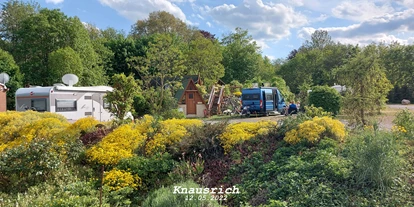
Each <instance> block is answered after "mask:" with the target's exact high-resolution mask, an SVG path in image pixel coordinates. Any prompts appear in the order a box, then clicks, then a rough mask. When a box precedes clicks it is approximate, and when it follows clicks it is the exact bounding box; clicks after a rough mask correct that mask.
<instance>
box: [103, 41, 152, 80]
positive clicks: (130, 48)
mask: <svg viewBox="0 0 414 207" xmlns="http://www.w3.org/2000/svg"><path fill="white" fill-rule="evenodd" d="M152 39H153V38H152V36H149V37H142V38H140V39H137V40H134V39H132V38H130V37H128V38H125V37H119V38H117V39H111V40H110V41H109V42H107V43H106V44H105V45H106V47H108V48H109V49H110V50H111V51H112V52H113V54H114V55H113V57H112V58H111V63H110V64H111V66H112V70H110V71H107V74H108V75H109V76H112V75H114V74H117V73H126V74H129V73H133V74H134V75H135V79H140V78H141V77H140V76H139V74H138V71H137V70H136V69H135V68H134V66H133V65H131V63H130V62H129V61H130V60H131V59H133V58H134V57H143V56H145V52H146V51H145V48H147V47H148V44H149V42H150V41H152Z"/></svg>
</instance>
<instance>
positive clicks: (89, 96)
mask: <svg viewBox="0 0 414 207" xmlns="http://www.w3.org/2000/svg"><path fill="white" fill-rule="evenodd" d="M112 90H113V89H112V87H109V86H89V87H73V86H65V85H63V84H56V85H55V86H48V87H39V86H37V87H30V88H19V89H18V90H17V91H16V111H26V110H34V111H39V112H45V111H48V112H54V113H58V114H61V115H63V116H65V117H66V118H67V119H68V120H73V121H76V120H78V119H80V118H83V117H86V116H92V117H94V118H95V119H97V120H99V121H109V120H111V119H112V118H113V117H111V113H110V112H109V111H108V108H109V106H110V105H109V104H108V103H107V102H106V101H105V94H106V93H107V92H108V91H112Z"/></svg>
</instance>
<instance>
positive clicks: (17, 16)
mask: <svg viewBox="0 0 414 207" xmlns="http://www.w3.org/2000/svg"><path fill="white" fill-rule="evenodd" d="M39 9H40V6H39V4H38V3H32V2H30V3H25V2H23V1H18V0H8V1H7V2H5V3H3V4H2V10H1V12H0V43H1V44H0V47H1V48H3V49H4V50H6V51H9V52H11V53H13V50H14V47H15V44H16V42H17V41H18V40H17V38H16V33H17V31H18V30H19V29H20V28H21V23H22V22H23V21H24V20H26V19H27V18H29V17H30V16H31V15H33V14H35V13H36V12H37V11H38V10H39Z"/></svg>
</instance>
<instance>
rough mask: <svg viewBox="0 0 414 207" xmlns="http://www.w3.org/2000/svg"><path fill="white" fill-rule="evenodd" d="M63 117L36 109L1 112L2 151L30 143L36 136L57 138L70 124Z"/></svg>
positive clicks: (0, 146)
mask: <svg viewBox="0 0 414 207" xmlns="http://www.w3.org/2000/svg"><path fill="white" fill-rule="evenodd" d="M62 117H63V116H61V115H58V114H53V113H40V112H34V111H26V112H4V113H0V152H2V151H3V150H4V149H6V148H13V147H15V146H18V145H20V144H22V143H29V142H30V141H31V140H32V139H33V138H35V137H39V138H45V139H49V140H50V139H52V138H57V137H58V136H57V135H58V134H59V133H61V132H62V131H63V130H64V129H65V128H66V127H67V126H69V122H68V121H67V120H66V119H65V118H64V117H63V118H62ZM55 140H57V139H55Z"/></svg>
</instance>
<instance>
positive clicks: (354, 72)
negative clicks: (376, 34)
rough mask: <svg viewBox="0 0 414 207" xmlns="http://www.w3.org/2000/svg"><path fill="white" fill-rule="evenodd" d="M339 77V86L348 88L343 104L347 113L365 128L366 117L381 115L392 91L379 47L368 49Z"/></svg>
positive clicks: (354, 59)
mask: <svg viewBox="0 0 414 207" xmlns="http://www.w3.org/2000/svg"><path fill="white" fill-rule="evenodd" d="M336 73H337V75H338V76H337V77H338V79H337V81H338V83H339V84H341V85H345V86H346V87H347V90H346V94H345V98H344V103H343V107H344V109H345V111H346V113H347V114H350V115H352V116H353V118H354V121H355V122H356V124H363V125H366V124H367V118H366V115H367V114H368V113H376V112H379V110H380V109H381V108H382V107H383V106H384V105H385V102H386V100H387V98H386V97H387V94H388V92H389V91H390V90H391V89H392V85H391V83H390V81H389V80H388V79H387V77H386V75H385V68H384V67H383V66H382V65H381V64H380V59H379V51H378V48H377V46H376V45H369V46H367V47H366V48H364V49H363V50H362V51H361V52H359V53H358V54H357V56H356V57H354V58H352V59H351V60H350V61H349V62H348V63H346V64H345V65H343V66H342V67H340V68H338V69H337V71H336Z"/></svg>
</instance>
